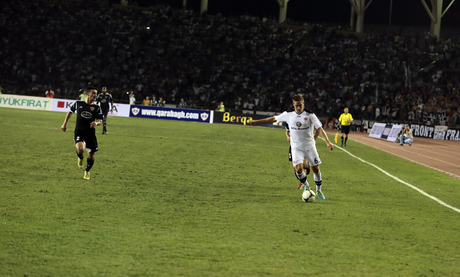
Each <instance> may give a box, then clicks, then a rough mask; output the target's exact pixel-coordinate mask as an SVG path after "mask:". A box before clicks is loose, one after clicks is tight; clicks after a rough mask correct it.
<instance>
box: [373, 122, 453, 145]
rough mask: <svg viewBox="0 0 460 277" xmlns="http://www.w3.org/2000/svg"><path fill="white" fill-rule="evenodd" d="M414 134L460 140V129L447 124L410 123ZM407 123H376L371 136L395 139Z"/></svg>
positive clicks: (421, 136)
mask: <svg viewBox="0 0 460 277" xmlns="http://www.w3.org/2000/svg"><path fill="white" fill-rule="evenodd" d="M408 125H409V126H410V128H411V129H412V135H413V136H414V137H419V138H432V139H441V140H455V141H460V130H459V129H451V128H448V127H446V126H429V125H423V124H408ZM404 126H405V125H398V124H385V123H375V124H374V126H373V127H372V130H371V133H370V134H369V137H371V138H378V139H386V140H388V141H395V140H396V137H397V134H398V132H399V130H401V128H402V127H404Z"/></svg>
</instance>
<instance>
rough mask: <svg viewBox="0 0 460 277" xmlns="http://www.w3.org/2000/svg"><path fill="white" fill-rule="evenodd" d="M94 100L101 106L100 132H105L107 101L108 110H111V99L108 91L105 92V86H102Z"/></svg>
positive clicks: (107, 111)
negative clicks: (101, 125)
mask: <svg viewBox="0 0 460 277" xmlns="http://www.w3.org/2000/svg"><path fill="white" fill-rule="evenodd" d="M96 102H97V103H98V104H99V105H100V106H101V109H102V115H103V117H102V124H103V127H104V128H102V134H103V135H104V134H107V114H108V113H109V103H110V111H111V112H112V111H113V99H112V95H111V94H110V93H107V88H106V87H102V93H99V95H98V96H97V98H96Z"/></svg>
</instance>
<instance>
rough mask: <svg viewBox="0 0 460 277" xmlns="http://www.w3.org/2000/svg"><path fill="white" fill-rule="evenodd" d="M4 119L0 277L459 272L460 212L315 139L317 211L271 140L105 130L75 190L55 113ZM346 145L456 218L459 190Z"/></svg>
mask: <svg viewBox="0 0 460 277" xmlns="http://www.w3.org/2000/svg"><path fill="white" fill-rule="evenodd" d="M0 117H1V118H2V121H1V123H0V130H1V131H0V132H1V144H0V150H1V153H2V154H1V158H0V168H1V169H0V170H1V174H0V184H1V185H0V192H1V193H0V249H2V251H0V265H1V266H0V276H26V275H27V276H263V275H273V276H295V275H310V276H316V275H321V276H415V275H417V276H453V275H456V274H458V272H460V254H459V253H460V236H458V230H459V229H460V228H459V227H460V220H459V219H460V214H459V213H458V212H456V211H454V210H452V209H449V208H446V207H444V206H442V205H440V204H439V203H437V202H435V201H433V200H432V199H429V198H428V197H426V196H424V195H422V194H420V193H419V192H417V191H415V190H414V189H412V188H410V187H408V186H406V185H404V184H401V183H400V182H397V181H395V180H394V179H392V178H390V177H388V176H387V175H384V174H383V173H381V172H380V171H378V170H376V169H375V168H374V167H372V166H370V165H367V164H365V163H362V162H361V161H359V160H357V159H356V158H353V157H351V156H350V155H348V154H347V153H346V152H345V151H342V150H341V149H339V148H336V149H334V151H332V152H331V151H328V149H327V147H326V145H325V143H324V141H322V140H318V151H319V153H320V155H321V159H322V160H323V164H322V165H321V171H322V175H323V183H324V189H323V190H324V193H325V195H326V200H324V201H322V200H318V199H317V200H316V201H315V202H314V203H304V202H303V201H302V200H301V191H300V190H297V184H298V181H297V180H296V178H295V176H294V173H293V170H292V165H291V164H290V163H289V162H288V160H287V152H288V148H289V145H288V143H287V142H286V139H285V136H284V131H283V130H280V129H270V128H259V127H250V126H233V125H219V124H198V123H187V122H178V121H167V120H150V119H140V118H117V117H110V118H109V119H108V131H109V134H108V135H102V134H100V133H101V131H102V129H100V128H99V127H98V129H97V136H98V140H99V149H100V151H99V152H97V153H96V161H95V165H94V167H93V169H92V170H91V180H84V179H83V178H82V177H83V171H84V170H83V169H79V168H78V167H77V164H76V163H77V157H76V154H75V148H74V145H73V140H72V138H73V128H74V124H75V117H72V118H71V120H70V123H69V126H68V131H67V132H62V131H61V130H60V126H61V124H62V122H63V120H64V113H55V112H42V111H28V110H15V109H8V108H2V109H0ZM330 139H331V141H332V139H333V136H331V137H330ZM347 145H348V147H347V148H346V150H347V151H349V152H351V153H352V154H354V155H356V156H358V157H360V158H362V159H364V160H366V161H368V162H371V163H373V164H375V165H376V166H378V167H380V168H382V169H383V170H385V171H387V172H389V173H390V174H393V175H394V176H396V177H398V178H400V179H401V180H403V181H405V182H407V183H409V184H411V185H413V186H416V187H418V188H419V189H421V190H423V191H425V192H427V193H429V194H430V195H433V196H434V197H437V198H439V199H440V200H442V201H444V202H446V203H447V204H449V205H452V206H454V207H457V208H459V207H460V197H459V196H460V191H459V187H458V185H459V181H458V180H455V179H453V178H451V177H449V176H446V175H444V174H442V173H439V172H437V171H434V170H431V169H427V168H424V167H422V166H419V165H417V164H414V163H410V162H407V161H405V160H401V159H399V158H397V157H394V156H391V155H389V154H387V153H384V152H381V151H378V150H376V149H373V148H370V147H367V146H365V145H363V144H359V143H356V142H354V141H353V140H351V141H349V142H348V144H347ZM85 164H86V161H85ZM308 179H309V181H310V183H311V184H314V181H313V176H312V175H309V176H308Z"/></svg>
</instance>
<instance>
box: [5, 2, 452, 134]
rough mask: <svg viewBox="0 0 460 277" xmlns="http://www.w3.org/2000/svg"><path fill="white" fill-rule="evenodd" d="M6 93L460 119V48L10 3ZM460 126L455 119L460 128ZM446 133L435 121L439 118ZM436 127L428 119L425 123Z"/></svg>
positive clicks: (144, 12)
mask: <svg viewBox="0 0 460 277" xmlns="http://www.w3.org/2000/svg"><path fill="white" fill-rule="evenodd" d="M0 18H1V19H0V26H1V28H0V29H1V30H0V34H1V36H2V42H3V43H2V45H3V47H2V48H0V57H1V61H2V62H1V63H0V76H1V79H0V84H1V85H2V87H3V93H10V94H25V95H32V96H44V95H45V91H46V90H47V89H48V88H50V87H51V88H52V89H53V90H54V91H55V94H56V96H55V97H60V98H67V99H76V98H77V97H78V95H77V93H78V90H79V89H80V88H82V87H84V86H86V84H87V83H88V82H91V83H92V84H93V85H95V86H99V87H101V86H107V87H108V88H109V91H110V92H111V93H112V95H113V97H114V100H115V101H117V102H123V103H128V101H129V99H128V95H127V93H126V92H128V91H131V90H134V92H135V94H136V96H137V99H143V98H145V97H146V96H150V97H152V96H156V97H157V98H159V97H163V98H164V99H165V100H166V103H178V102H179V100H180V99H181V98H184V99H186V100H187V102H188V104H189V107H191V108H215V107H216V103H218V102H220V101H223V102H224V103H225V107H226V108H228V109H233V110H235V109H236V110H254V111H256V110H259V111H272V112H279V111H282V110H285V109H287V108H288V106H289V105H290V99H291V96H292V95H293V94H295V93H302V94H304V95H305V96H306V99H307V106H309V107H310V108H311V109H313V110H314V111H315V112H316V113H317V114H318V115H320V116H336V115H338V114H339V113H340V111H341V110H342V109H343V107H344V106H347V107H349V108H350V112H351V113H352V114H353V116H354V117H355V118H357V119H369V120H374V119H377V120H382V121H404V122H421V121H423V120H425V121H426V118H425V119H424V117H423V113H444V114H446V116H447V117H448V121H449V120H450V121H449V122H450V123H449V124H451V125H452V126H456V125H458V124H460V122H459V120H458V112H457V111H458V106H459V97H460V93H459V77H460V61H459V49H460V41H459V40H458V39H457V40H455V39H451V38H445V39H439V40H437V39H434V38H432V37H431V36H429V34H423V35H419V34H418V33H417V34H416V35H414V34H412V33H410V32H409V33H408V34H407V35H406V36H404V37H400V36H398V35H397V34H395V33H393V32H386V31H385V30H381V31H379V32H377V33H370V34H363V35H359V36H357V35H355V34H353V33H348V32H346V31H343V30H341V28H339V27H331V26H324V25H322V24H316V23H309V24H304V25H286V24H284V25H279V24H276V23H273V22H272V21H270V20H266V19H263V20H261V19H260V18H258V17H256V16H251V15H242V16H234V17H223V16H222V15H220V14H217V15H213V16H211V15H199V14H197V13H196V12H193V11H191V10H183V9H173V8H171V7H168V6H164V5H160V6H154V7H149V8H141V7H137V6H120V5H108V4H107V3H104V2H99V1H62V2H61V1H59V2H58V1H51V0H37V1H33V2H30V1H8V2H6V3H4V4H3V7H2V9H1V10H0ZM454 119H455V120H454ZM431 121H433V122H430V123H431V124H435V123H436V122H435V120H431ZM425 123H426V122H425Z"/></svg>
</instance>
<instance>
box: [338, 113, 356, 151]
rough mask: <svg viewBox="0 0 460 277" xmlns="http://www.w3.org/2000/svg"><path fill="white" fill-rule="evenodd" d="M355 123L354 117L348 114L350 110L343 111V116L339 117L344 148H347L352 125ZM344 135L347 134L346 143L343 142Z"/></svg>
mask: <svg viewBox="0 0 460 277" xmlns="http://www.w3.org/2000/svg"><path fill="white" fill-rule="evenodd" d="M352 122H353V117H352V116H351V114H349V113H348V108H345V109H343V114H341V115H340V117H339V126H338V128H340V126H342V128H341V130H342V145H341V146H342V147H344V146H345V147H346V146H347V140H348V133H349V132H350V124H351V123H352ZM343 134H345V142H344V141H343Z"/></svg>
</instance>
